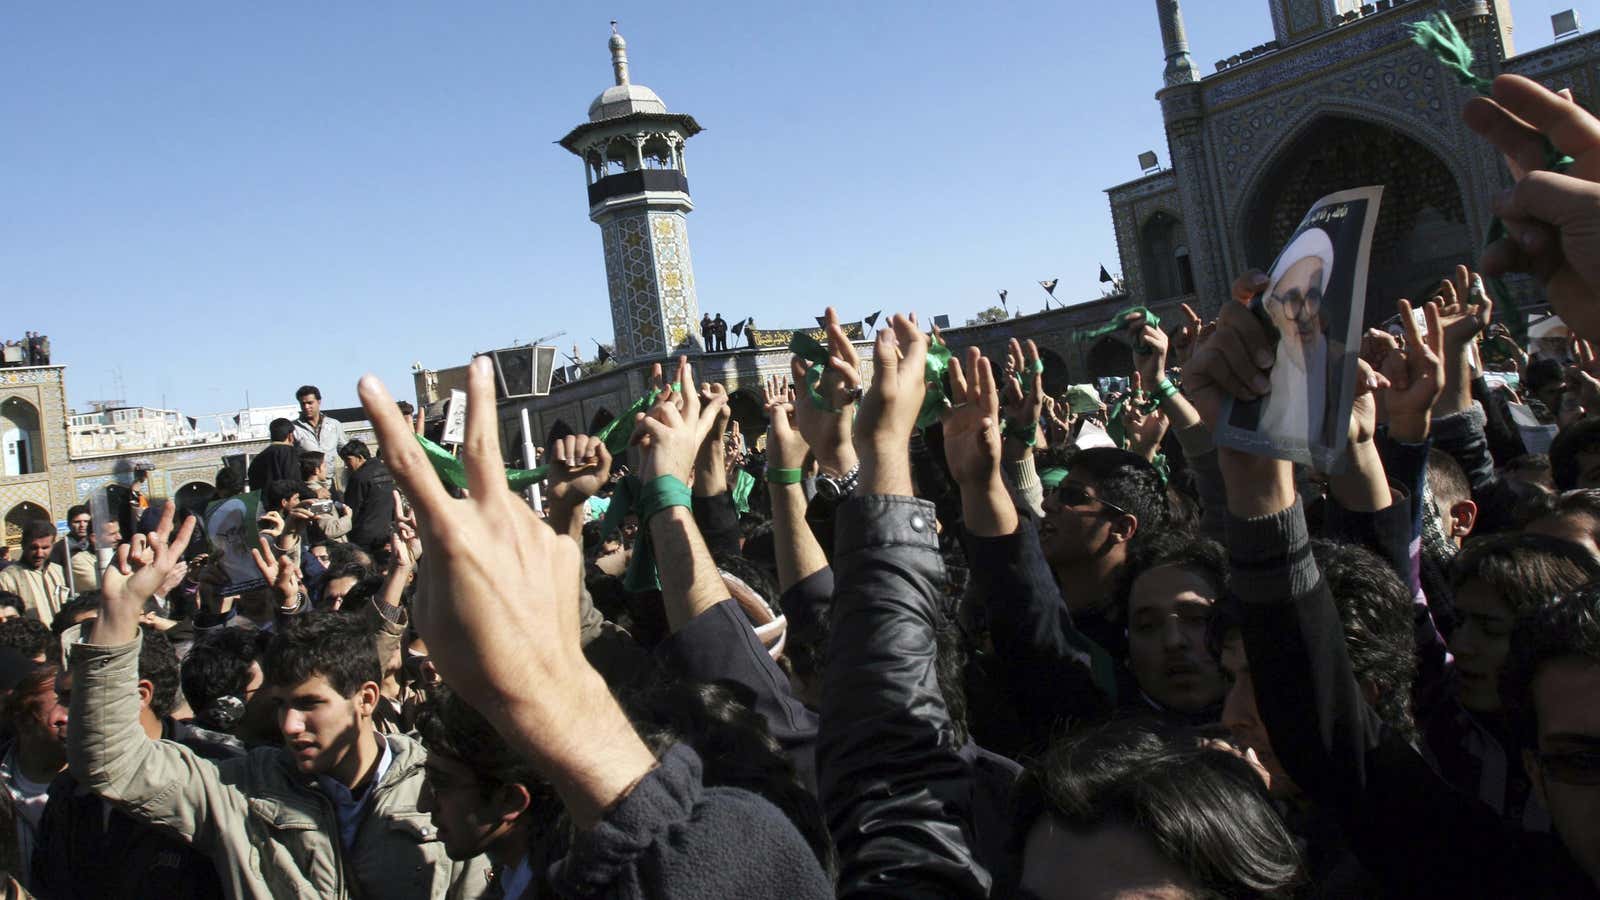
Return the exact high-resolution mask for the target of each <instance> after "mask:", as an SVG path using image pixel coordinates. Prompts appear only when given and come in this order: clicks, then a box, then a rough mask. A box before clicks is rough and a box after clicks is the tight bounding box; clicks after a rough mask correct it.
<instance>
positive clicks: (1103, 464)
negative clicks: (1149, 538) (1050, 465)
mask: <svg viewBox="0 0 1600 900" xmlns="http://www.w3.org/2000/svg"><path fill="white" fill-rule="evenodd" d="M1071 470H1072V472H1073V473H1074V474H1081V475H1083V476H1085V477H1086V478H1087V479H1088V480H1090V481H1092V482H1094V486H1095V489H1096V490H1097V492H1098V494H1099V496H1100V497H1101V498H1102V499H1104V500H1105V501H1106V502H1108V503H1114V504H1116V505H1117V506H1120V507H1122V508H1123V509H1125V510H1127V511H1128V512H1130V513H1132V514H1133V516H1134V518H1136V519H1138V520H1139V531H1140V532H1141V533H1144V532H1150V531H1154V530H1158V529H1160V528H1162V527H1163V526H1164V525H1165V524H1166V521H1167V491H1166V486H1165V485H1163V484H1162V483H1161V473H1159V472H1157V471H1156V468H1155V466H1152V465H1150V463H1149V462H1147V461H1146V460H1145V458H1144V457H1142V456H1140V455H1139V454H1137V453H1130V452H1128V451H1127V450H1118V449H1116V448H1115V447H1092V448H1090V449H1088V450H1080V451H1079V452H1078V454H1077V455H1076V456H1074V457H1072V465H1071Z"/></svg>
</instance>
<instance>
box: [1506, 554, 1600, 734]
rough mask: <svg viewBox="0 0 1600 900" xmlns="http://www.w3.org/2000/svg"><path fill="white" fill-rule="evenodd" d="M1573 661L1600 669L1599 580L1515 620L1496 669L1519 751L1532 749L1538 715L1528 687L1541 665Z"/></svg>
mask: <svg viewBox="0 0 1600 900" xmlns="http://www.w3.org/2000/svg"><path fill="white" fill-rule="evenodd" d="M1562 659H1575V660H1579V661H1582V662H1585V663H1587V664H1589V665H1591V666H1600V582H1597V583H1590V584H1587V585H1584V586H1583V587H1581V588H1577V589H1575V590H1573V591H1570V592H1568V593H1567V594H1565V595H1563V596H1561V597H1558V598H1556V599H1555V600H1554V601H1553V602H1550V603H1546V604H1544V605H1542V606H1540V607H1539V608H1538V609H1536V610H1534V612H1533V614H1532V615H1530V616H1528V617H1526V618H1522V619H1518V620H1517V625H1516V629H1515V630H1514V631H1512V632H1511V650H1510V652H1509V653H1508V654H1507V656H1506V664H1505V667H1504V668H1502V669H1501V670H1500V699H1501V700H1502V701H1503V702H1504V703H1505V708H1506V711H1507V712H1508V713H1509V714H1510V716H1511V724H1512V729H1513V731H1514V733H1515V735H1516V737H1517V740H1518V741H1519V742H1520V744H1521V745H1522V746H1523V747H1530V748H1533V747H1537V746H1538V743H1539V716H1538V709H1537V707H1536V706H1535V704H1534V697H1533V683H1534V680H1535V679H1537V678H1538V677H1539V669H1540V668H1541V667H1543V666H1544V665H1546V664H1548V663H1551V662H1555V661H1556V660H1562Z"/></svg>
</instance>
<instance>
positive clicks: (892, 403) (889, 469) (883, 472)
mask: <svg viewBox="0 0 1600 900" xmlns="http://www.w3.org/2000/svg"><path fill="white" fill-rule="evenodd" d="M927 358H928V336H927V335H925V334H923V333H922V331H921V330H920V329H919V328H918V327H917V318H916V316H915V315H910V316H907V315H901V314H896V315H894V316H893V317H892V318H890V320H889V322H888V323H887V327H885V328H882V329H880V330H879V331H878V336H877V343H876V345H875V346H874V347H873V360H872V372H873V375H872V387H871V388H870V389H869V390H868V391H867V393H866V395H865V396H864V397H863V398H862V400H861V412H860V414H859V415H858V416H857V417H856V423H855V427H856V432H855V446H856V454H857V455H858V456H859V457H860V458H861V482H860V483H861V490H862V492H863V493H865V494H902V495H907V496H909V495H910V494H911V458H910V449H909V448H910V443H911V431H912V429H913V428H915V427H916V424H917V416H918V415H919V414H920V413H921V411H922V398H923V396H924V395H925V394H926V393H927V385H926V383H925V382H924V378H925V375H926V370H925V367H926V364H927ZM798 405H799V406H802V407H803V406H805V402H804V401H801V402H800V404H798ZM812 449H813V450H815V449H816V447H815V445H813V447H812Z"/></svg>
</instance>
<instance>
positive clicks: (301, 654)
mask: <svg viewBox="0 0 1600 900" xmlns="http://www.w3.org/2000/svg"><path fill="white" fill-rule="evenodd" d="M261 669H262V673H263V674H264V675H265V676H266V681H267V683H268V684H272V685H276V686H278V687H293V686H295V685H299V684H303V683H305V682H306V681H309V680H310V679H312V678H314V677H316V676H318V675H321V676H322V677H323V678H326V679H327V680H328V683H329V684H330V685H332V686H333V689H334V690H335V691H338V692H339V696H341V697H354V696H355V695H356V692H357V691H359V690H361V686H362V685H364V684H366V683H367V682H369V681H370V682H372V683H373V684H380V683H382V681H383V669H382V667H381V666H380V665H379V664H378V651H377V649H376V648H375V647H374V646H373V645H372V630H371V629H370V628H368V627H367V624H366V623H365V622H363V621H362V620H361V619H360V618H359V617H357V616H350V615H345V614H344V613H339V612H309V613H305V614H303V615H300V616H296V617H294V618H292V619H290V620H289V623H288V624H287V625H285V626H284V627H282V628H280V629H279V630H278V631H277V632H276V633H274V634H273V635H272V640H271V641H270V642H268V644H267V650H266V653H265V654H264V655H263V657H262V660H261Z"/></svg>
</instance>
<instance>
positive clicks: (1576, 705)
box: [1500, 584, 1600, 886]
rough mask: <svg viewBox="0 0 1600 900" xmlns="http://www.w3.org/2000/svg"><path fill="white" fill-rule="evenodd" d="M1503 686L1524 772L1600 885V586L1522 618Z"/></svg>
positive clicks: (1564, 838)
mask: <svg viewBox="0 0 1600 900" xmlns="http://www.w3.org/2000/svg"><path fill="white" fill-rule="evenodd" d="M1500 686H1501V692H1502V694H1503V695H1504V697H1505V701H1506V705H1507V707H1508V709H1509V711H1510V712H1511V716H1512V727H1513V728H1514V729H1516V736H1517V738H1518V740H1519V741H1521V743H1522V746H1523V750H1522V764H1523V768H1524V769H1525V770H1526V771H1527V773H1528V779H1529V780H1530V781H1531V782H1533V789H1534V791H1535V792H1536V793H1537V794H1538V795H1539V798H1540V799H1541V800H1543V801H1544V804H1545V807H1546V808H1547V809H1548V810H1550V819H1551V822H1552V825H1553V827H1554V830H1555V833H1556V834H1557V835H1558V836H1559V837H1560V838H1561V842H1562V843H1563V844H1564V845H1566V849H1567V852H1568V853H1569V854H1571V856H1572V859H1573V860H1574V861H1576V862H1577V864H1578V865H1579V867H1581V868H1582V869H1583V870H1584V872H1586V873H1587V874H1588V876H1589V878H1590V880H1591V881H1592V882H1593V883H1594V885H1595V886H1600V702H1596V698H1600V586H1597V585H1595V584H1591V585H1589V586H1588V587H1584V588H1579V589H1578V590H1576V591H1573V592H1572V593H1570V594H1568V595H1566V596H1565V597H1562V598H1561V599H1559V600H1557V601H1555V602H1554V603H1550V604H1547V605H1546V606H1545V607H1544V608H1543V609H1541V610H1540V611H1539V612H1538V613H1537V614H1535V615H1534V616H1532V617H1530V618H1529V619H1527V620H1524V621H1523V622H1521V623H1519V624H1518V626H1517V630H1516V631H1515V632H1514V633H1513V634H1512V637H1511V653H1510V658H1509V660H1508V661H1507V665H1506V671H1505V673H1504V674H1503V675H1502V677H1501V681H1500Z"/></svg>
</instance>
